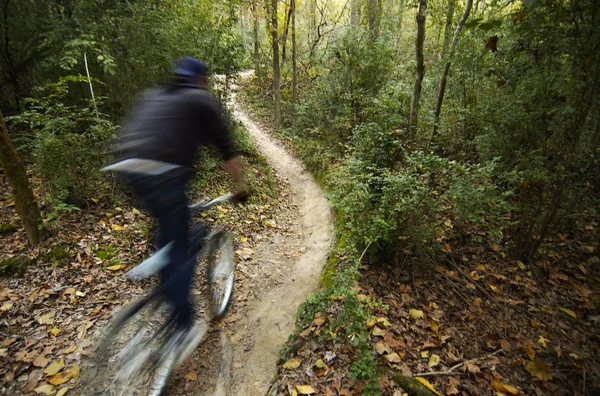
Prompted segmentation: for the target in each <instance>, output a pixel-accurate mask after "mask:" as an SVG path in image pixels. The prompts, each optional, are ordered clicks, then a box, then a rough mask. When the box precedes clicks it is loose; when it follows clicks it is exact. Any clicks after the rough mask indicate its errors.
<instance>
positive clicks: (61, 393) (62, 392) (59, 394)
mask: <svg viewBox="0 0 600 396" xmlns="http://www.w3.org/2000/svg"><path fill="white" fill-rule="evenodd" d="M68 390H69V387H68V386H65V387H64V388H60V390H59V391H58V392H56V395H54V396H63V395H64V394H65V393H67V391H68Z"/></svg>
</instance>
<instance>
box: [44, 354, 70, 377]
mask: <svg viewBox="0 0 600 396" xmlns="http://www.w3.org/2000/svg"><path fill="white" fill-rule="evenodd" d="M63 367H65V361H64V359H63V358H60V360H55V361H53V362H52V363H50V365H49V366H48V367H46V368H45V369H44V373H45V374H46V376H52V375H54V374H56V373H58V372H59V371H60V370H62V369H63Z"/></svg>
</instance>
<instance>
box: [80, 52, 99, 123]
mask: <svg viewBox="0 0 600 396" xmlns="http://www.w3.org/2000/svg"><path fill="white" fill-rule="evenodd" d="M83 64H84V66H85V74H86V75H87V79H88V84H89V86H90V94H91V95H92V103H93V104H94V111H95V112H96V117H98V106H96V98H95V97H94V87H93V86H92V77H90V69H88V62H87V53H86V51H83Z"/></svg>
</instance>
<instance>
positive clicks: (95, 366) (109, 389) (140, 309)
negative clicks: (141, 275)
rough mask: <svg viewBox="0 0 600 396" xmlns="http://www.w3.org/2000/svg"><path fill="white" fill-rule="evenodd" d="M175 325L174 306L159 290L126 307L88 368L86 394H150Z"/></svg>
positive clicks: (111, 326) (85, 385) (103, 340)
mask: <svg viewBox="0 0 600 396" xmlns="http://www.w3.org/2000/svg"><path fill="white" fill-rule="evenodd" d="M174 326H175V324H174V321H172V320H171V315H170V307H168V306H167V305H166V304H165V303H163V302H162V299H161V298H160V292H159V291H154V292H152V293H150V294H149V295H148V296H144V297H142V298H140V299H138V300H136V301H134V302H133V303H131V304H129V305H128V306H126V307H125V308H123V310H122V311H121V313H120V314H119V315H118V316H117V317H116V319H115V320H114V321H113V322H112V323H111V324H110V325H109V327H108V329H107V330H106V332H105V333H104V335H103V336H102V339H101V342H100V343H99V346H98V348H97V349H96V354H95V356H94V358H93V361H92V364H91V367H89V368H87V370H86V371H85V372H86V378H82V380H83V381H82V385H83V386H84V387H85V392H86V393H85V394H89V395H110V396H112V395H140V396H141V395H146V394H147V393H148V389H151V388H153V386H152V384H153V382H154V381H155V371H156V370H157V368H158V367H160V366H163V360H164V359H160V355H161V351H162V350H163V347H164V345H165V343H166V341H167V339H168V337H169V336H170V335H171V334H172V331H173V328H174ZM164 384H166V381H164ZM164 384H163V386H164ZM154 394H159V393H154Z"/></svg>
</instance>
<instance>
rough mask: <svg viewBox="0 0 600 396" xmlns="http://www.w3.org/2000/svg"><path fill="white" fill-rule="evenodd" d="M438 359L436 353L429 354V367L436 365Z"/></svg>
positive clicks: (438, 361)
mask: <svg viewBox="0 0 600 396" xmlns="http://www.w3.org/2000/svg"><path fill="white" fill-rule="evenodd" d="M440 361H441V359H440V357H439V356H438V355H436V354H433V355H431V356H429V368H431V367H435V366H437V365H438V364H440Z"/></svg>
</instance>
